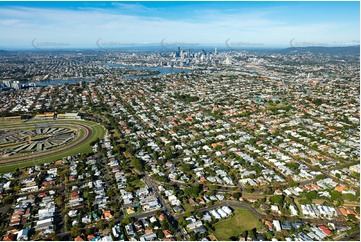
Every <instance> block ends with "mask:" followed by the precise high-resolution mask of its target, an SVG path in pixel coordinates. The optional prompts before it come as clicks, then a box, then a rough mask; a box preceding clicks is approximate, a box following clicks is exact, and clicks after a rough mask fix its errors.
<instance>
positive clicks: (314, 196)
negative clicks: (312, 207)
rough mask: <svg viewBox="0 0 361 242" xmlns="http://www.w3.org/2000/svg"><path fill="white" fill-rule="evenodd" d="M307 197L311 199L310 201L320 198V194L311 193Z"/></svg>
mask: <svg viewBox="0 0 361 242" xmlns="http://www.w3.org/2000/svg"><path fill="white" fill-rule="evenodd" d="M306 197H307V198H308V199H310V200H313V199H317V198H318V193H317V192H316V191H311V192H309V193H307V194H306Z"/></svg>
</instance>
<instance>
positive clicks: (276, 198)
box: [270, 195, 284, 204]
mask: <svg viewBox="0 0 361 242" xmlns="http://www.w3.org/2000/svg"><path fill="white" fill-rule="evenodd" d="M283 200H284V196H283V195H275V196H272V197H271V198H270V201H271V202H272V203H276V204H283Z"/></svg>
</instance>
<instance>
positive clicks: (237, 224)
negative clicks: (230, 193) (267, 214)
mask: <svg viewBox="0 0 361 242" xmlns="http://www.w3.org/2000/svg"><path fill="white" fill-rule="evenodd" d="M233 209H234V213H233V215H232V217H230V218H228V219H225V220H221V221H219V222H218V223H216V224H215V225H214V228H215V231H214V235H215V236H216V237H217V239H218V240H230V239H229V238H230V237H232V236H239V234H240V233H241V232H243V231H245V230H251V229H253V228H260V227H261V225H262V224H261V222H260V221H258V218H257V217H256V216H254V215H253V214H252V213H251V212H250V211H249V210H248V209H246V208H237V207H234V208H233Z"/></svg>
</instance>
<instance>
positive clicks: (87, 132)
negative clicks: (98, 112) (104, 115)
mask: <svg viewBox="0 0 361 242" xmlns="http://www.w3.org/2000/svg"><path fill="white" fill-rule="evenodd" d="M55 125H56V124H55ZM61 126H70V127H72V128H74V126H78V127H80V128H82V129H83V130H85V135H84V136H83V137H82V138H81V139H79V140H76V141H75V142H72V143H70V144H69V145H66V146H63V147H61V148H59V149H53V150H49V151H43V152H38V153H36V154H31V155H25V156H23V157H21V156H14V157H10V158H6V159H4V158H1V160H0V164H8V163H12V162H23V161H29V160H32V159H35V158H36V159H38V158H44V157H46V156H49V155H52V154H54V153H59V152H62V151H66V150H69V149H72V148H74V147H76V146H78V145H80V144H81V143H83V142H84V141H86V140H88V139H89V137H91V135H92V132H93V130H92V129H91V128H89V127H88V126H86V125H82V124H62V125H61ZM24 127H26V126H24ZM17 128H22V127H17Z"/></svg>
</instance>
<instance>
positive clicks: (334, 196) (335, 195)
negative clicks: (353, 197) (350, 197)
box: [331, 190, 342, 201]
mask: <svg viewBox="0 0 361 242" xmlns="http://www.w3.org/2000/svg"><path fill="white" fill-rule="evenodd" d="M341 196H342V194H341V193H340V192H338V191H335V190H332V191H331V200H333V201H335V200H337V199H339V198H340V197H341Z"/></svg>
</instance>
